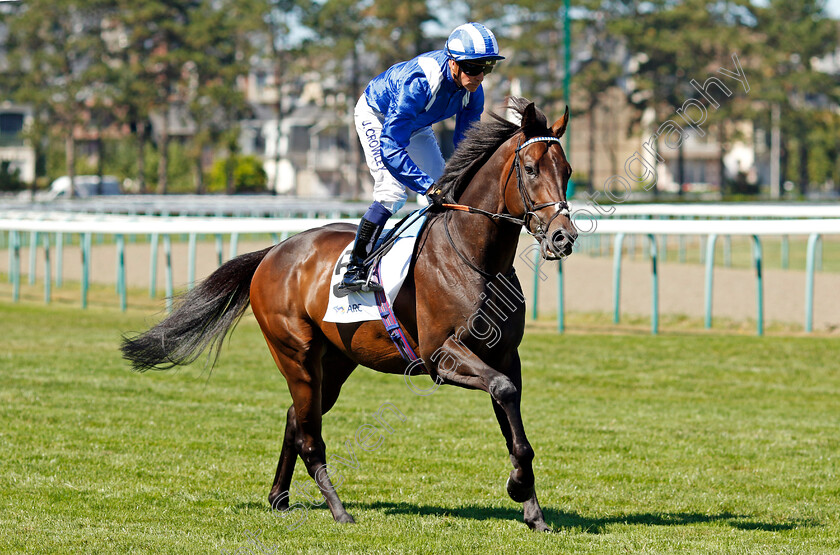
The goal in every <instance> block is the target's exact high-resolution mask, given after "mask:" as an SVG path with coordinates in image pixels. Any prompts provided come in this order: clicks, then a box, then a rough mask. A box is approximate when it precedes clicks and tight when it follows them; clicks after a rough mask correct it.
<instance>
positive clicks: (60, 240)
mask: <svg viewBox="0 0 840 555" xmlns="http://www.w3.org/2000/svg"><path fill="white" fill-rule="evenodd" d="M62 285H64V233H62V232H61V231H59V232H58V233H56V234H55V286H56V287H61V286H62Z"/></svg>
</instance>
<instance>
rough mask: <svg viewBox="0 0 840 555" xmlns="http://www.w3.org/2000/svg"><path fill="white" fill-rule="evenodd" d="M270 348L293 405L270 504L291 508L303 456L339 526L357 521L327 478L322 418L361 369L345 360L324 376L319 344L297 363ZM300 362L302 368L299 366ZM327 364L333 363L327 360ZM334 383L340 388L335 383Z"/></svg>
mask: <svg viewBox="0 0 840 555" xmlns="http://www.w3.org/2000/svg"><path fill="white" fill-rule="evenodd" d="M269 347H270V350H271V352H272V354H273V355H274V357H275V360H276V361H277V364H278V366H279V367H280V369H281V371H282V372H283V374H284V376H285V377H286V381H287V382H288V384H289V391H290V392H291V394H292V401H293V405H292V407H290V408H289V411H288V413H287V417H286V431H285V433H284V437H283V448H282V450H281V453H280V460H279V461H278V464H277V472H276V474H275V477H274V484H273V485H272V488H271V492H270V493H269V502H270V503H271V506H272V507H273V508H276V509H280V510H284V509H286V508H288V503H289V486H290V485H291V481H292V474H293V473H294V467H295V462H296V460H297V456H298V455H300V457H301V459H303V462H304V464H305V465H306V470H307V471H308V473H309V475H310V476H311V477H312V478H313V479H314V480H315V483H316V484H317V485H318V488H319V489H320V491H321V494H322V495H323V496H324V498H325V499H326V501H327V505H328V506H329V508H330V512H331V513H332V515H333V518H334V519H335V520H336V521H337V522H353V517H351V516H350V515H349V514H348V513H347V511H346V510H345V509H344V505H343V504H342V503H341V499H339V497H338V495H337V494H336V491H335V487H334V486H333V484H332V481H331V480H330V477H329V475H328V474H327V466H326V449H325V445H324V440H323V438H322V437H321V416H322V414H323V413H324V412H326V411H327V410H329V409H330V408H331V407H332V405H333V404H334V403H335V400H336V399H337V397H338V392H339V390H340V388H341V384H342V383H343V382H344V380H345V379H347V376H349V375H350V372H352V371H353V369H354V368H355V367H356V364H355V363H352V362H350V361H349V360H348V359H346V358H345V359H344V360H343V364H339V365H338V368H336V365H333V364H331V365H330V366H328V367H327V369H326V372H327V375H326V376H324V364H323V363H322V361H321V349H320V348H319V346H318V345H309V347H310V348H309V349H308V351H307V352H306V353H305V354H304V355H303V356H302V357H301V356H296V357H294V358H292V357H289V356H286V355H285V354H283V351H281V349H279V348H275V347H274V346H273V345H271V344H270V345H269ZM301 358H302V359H303V362H302V363H301V362H299V360H300V359H301ZM324 362H327V361H324ZM328 362H334V361H333V360H330V359H328ZM325 378H326V381H325ZM334 381H335V382H337V383H333V382H334ZM322 384H327V385H328V387H324V388H323V390H322Z"/></svg>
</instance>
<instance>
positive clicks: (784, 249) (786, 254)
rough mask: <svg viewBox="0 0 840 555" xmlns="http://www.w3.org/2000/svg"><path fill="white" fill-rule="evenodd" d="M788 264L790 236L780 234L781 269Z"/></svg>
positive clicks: (785, 267) (785, 268)
mask: <svg viewBox="0 0 840 555" xmlns="http://www.w3.org/2000/svg"><path fill="white" fill-rule="evenodd" d="M789 265H790V237H788V236H787V235H782V270H787V269H788V266H789Z"/></svg>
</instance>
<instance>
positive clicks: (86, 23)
mask: <svg viewBox="0 0 840 555" xmlns="http://www.w3.org/2000/svg"><path fill="white" fill-rule="evenodd" d="M107 8H108V3H107V2H105V1H100V0H81V1H71V0H31V1H28V2H26V4H25V5H24V6H22V7H21V8H20V10H19V11H18V12H17V13H16V14H15V15H14V16H13V17H12V18H10V20H9V38H8V43H7V47H8V59H9V68H10V71H11V73H13V74H16V75H18V76H19V77H20V79H19V82H18V86H17V87H16V91H15V92H16V97H17V99H18V100H20V101H21V102H25V103H27V104H30V105H32V106H33V108H34V111H35V114H36V116H35V117H36V120H37V121H45V120H46V121H49V127H50V128H51V129H52V130H54V131H55V132H56V133H57V134H58V135H59V136H60V137H62V138H63V139H64V142H65V147H66V164H65V165H66V173H67V175H68V176H70V179H71V182H72V181H73V180H74V177H75V173H76V169H75V166H76V143H75V135H74V133H75V131H76V127H77V126H79V125H81V124H83V123H85V121H84V119H83V118H82V116H83V115H84V114H86V113H88V108H89V107H90V106H92V105H93V104H94V103H95V102H96V91H97V90H98V86H97V85H98V84H101V80H100V78H101V76H102V52H103V49H104V47H103V43H102V29H101V22H102V13H103V12H104V11H105V10H106V9H107ZM36 128H38V129H39V130H40V127H39V126H38V127H36ZM73 193H74V191H73V188H72V187H71V188H70V191H69V195H70V196H72V195H73Z"/></svg>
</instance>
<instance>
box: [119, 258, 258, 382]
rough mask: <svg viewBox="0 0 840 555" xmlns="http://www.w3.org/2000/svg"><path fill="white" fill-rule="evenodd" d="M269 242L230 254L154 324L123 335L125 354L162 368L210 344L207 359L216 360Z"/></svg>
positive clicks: (140, 366)
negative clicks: (239, 253) (238, 253)
mask: <svg viewBox="0 0 840 555" xmlns="http://www.w3.org/2000/svg"><path fill="white" fill-rule="evenodd" d="M272 248H273V247H269V248H267V249H264V250H261V251H257V252H251V253H248V254H243V255H242V256H238V257H236V258H234V259H232V260H229V261H228V262H226V263H225V264H223V265H222V266H220V267H219V269H218V270H216V271H215V272H213V273H212V274H210V276H209V277H207V278H206V279H205V280H204V281H202V282H201V283H200V284H198V285H197V286H196V287H195V288H194V289H192V290H191V291H188V292H186V293H183V294H182V295H180V296H179V298H178V300H177V308H176V309H175V311H174V312H172V314H170V315H169V316H168V317H167V318H166V319H164V320H163V321H161V322H160V323H159V324H157V325H156V326H155V327H153V328H151V329H150V330H148V331H146V332H145V333H142V334H140V335H137V336H135V337H128V336H123V342H122V347H121V350H122V353H123V358H125V359H127V360H128V361H130V362H131V365H132V366H133V367H134V370H136V371H138V372H145V371H146V370H149V369H152V368H154V369H158V370H165V369H167V368H172V367H173V366H178V365H182V364H189V363H191V362H193V361H194V360H195V359H197V358H198V357H199V356H200V355H201V353H202V352H203V351H204V350H205V349H207V348H208V347H209V348H210V351H209V352H208V362H209V363H210V365H211V366H213V365H215V363H216V360H217V359H218V358H219V351H220V349H221V347H222V342H223V341H224V338H225V336H226V335H227V333H228V332H229V331H230V330H231V329H232V328H233V327H234V326H235V325H236V323H237V322H238V321H239V319H240V318H241V317H242V315H243V314H244V313H245V309H247V308H248V305H249V304H250V303H251V296H250V289H251V278H253V277H254V272H256V271H257V266H259V265H260V262H262V260H263V258H265V256H266V254H268V251H270V250H271V249H272Z"/></svg>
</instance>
